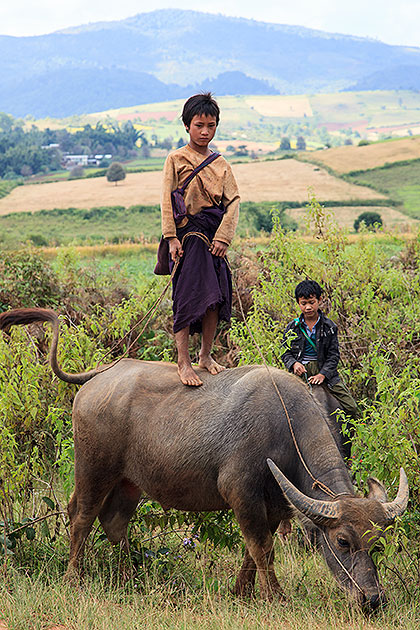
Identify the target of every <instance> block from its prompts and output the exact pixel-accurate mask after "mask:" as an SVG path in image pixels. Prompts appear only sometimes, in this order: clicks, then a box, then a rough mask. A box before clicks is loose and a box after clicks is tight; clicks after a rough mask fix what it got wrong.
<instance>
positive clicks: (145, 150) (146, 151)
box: [140, 144, 150, 160]
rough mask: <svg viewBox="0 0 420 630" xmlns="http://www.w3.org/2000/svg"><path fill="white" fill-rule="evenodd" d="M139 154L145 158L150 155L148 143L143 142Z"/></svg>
mask: <svg viewBox="0 0 420 630" xmlns="http://www.w3.org/2000/svg"><path fill="white" fill-rule="evenodd" d="M140 155H141V157H142V158H145V159H146V160H147V159H148V158H149V157H150V147H149V145H148V144H143V146H142V148H141V149H140Z"/></svg>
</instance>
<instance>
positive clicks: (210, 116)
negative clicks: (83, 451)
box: [161, 93, 239, 386]
mask: <svg viewBox="0 0 420 630" xmlns="http://www.w3.org/2000/svg"><path fill="white" fill-rule="evenodd" d="M219 115H220V110H219V107H218V105H217V103H216V101H215V100H214V99H213V98H212V96H211V94H210V93H208V94H196V95H195V96H192V97H191V98H189V99H188V100H187V102H186V103H185V105H184V108H183V112H182V121H183V123H184V125H185V129H186V131H187V133H188V134H189V137H190V140H189V142H188V144H187V145H186V146H185V147H182V148H180V149H177V150H176V151H173V152H172V153H170V154H169V156H168V157H167V159H166V162H165V167H164V172H163V193H162V204H161V210H162V234H163V236H164V237H165V239H167V240H168V241H169V253H170V257H171V260H172V264H173V263H174V262H175V261H176V260H177V259H179V260H180V262H179V265H178V268H177V270H176V273H175V276H174V279H173V294H172V297H173V312H174V324H173V330H174V333H175V341H176V346H177V351H178V373H179V377H180V379H181V381H182V383H184V385H192V386H198V385H202V381H201V379H200V377H199V376H198V374H197V373H196V372H195V371H194V369H193V367H192V364H191V358H190V355H189V351H188V340H189V335H190V334H193V333H194V332H202V344H201V350H200V355H199V364H198V365H199V367H200V368H204V369H206V370H208V371H209V372H210V373H211V374H218V373H219V372H220V371H221V370H224V369H225V368H224V367H222V366H221V365H219V364H218V363H216V361H214V359H213V358H212V356H211V348H212V344H213V339H214V335H215V333H216V327H217V324H218V322H219V320H225V321H229V320H230V314H231V306H232V283H231V276H230V272H229V268H228V266H227V264H226V261H225V260H224V257H225V255H226V251H227V249H228V246H229V245H230V243H231V241H232V238H233V235H234V233H235V229H236V225H237V223H238V214H239V193H238V187H237V184H236V181H235V178H234V176H233V173H232V169H231V168H230V166H229V164H228V163H227V162H226V160H225V159H224V158H223V157H221V156H217V159H214V160H213V161H212V162H211V163H209V164H206V166H205V167H204V168H203V169H202V170H200V172H198V173H197V174H195V176H194V177H193V179H192V180H191V181H190V182H189V183H188V185H187V187H186V189H185V192H184V195H183V198H184V203H185V209H186V215H185V216H184V217H182V218H181V219H180V217H179V216H177V214H176V213H175V217H174V211H173V207H172V201H171V192H172V191H174V190H176V189H178V188H180V187H182V185H183V184H184V183H185V182H186V180H187V178H188V176H189V175H191V174H192V173H193V172H194V169H196V168H197V167H198V166H199V165H200V164H202V163H203V162H204V160H206V158H208V157H209V156H211V154H212V152H211V151H210V149H209V144H210V142H211V141H212V140H213V137H214V135H215V133H216V128H217V125H218V123H219ZM197 232H198V233H199V234H202V235H203V238H200V236H197V235H196V234H197ZM191 233H195V234H191Z"/></svg>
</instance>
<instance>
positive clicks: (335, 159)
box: [311, 137, 420, 173]
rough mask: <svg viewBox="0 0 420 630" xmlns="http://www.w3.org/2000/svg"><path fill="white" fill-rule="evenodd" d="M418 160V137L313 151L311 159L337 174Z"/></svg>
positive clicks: (419, 145)
mask: <svg viewBox="0 0 420 630" xmlns="http://www.w3.org/2000/svg"><path fill="white" fill-rule="evenodd" d="M417 158H420V137H416V138H404V139H402V140H393V141H392V142H379V143H377V144H368V145H366V146H363V147H356V146H343V147H335V148H333V149H325V150H322V151H314V152H313V153H312V154H311V159H314V160H317V161H318V162H322V164H325V166H329V167H330V168H332V169H334V171H337V172H338V173H348V172H349V171H364V170H366V169H369V168H376V167H377V166H383V165H384V164H386V163H387V162H389V163H392V162H400V161H402V160H415V159H417Z"/></svg>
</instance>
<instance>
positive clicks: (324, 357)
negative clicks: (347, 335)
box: [282, 311, 340, 385]
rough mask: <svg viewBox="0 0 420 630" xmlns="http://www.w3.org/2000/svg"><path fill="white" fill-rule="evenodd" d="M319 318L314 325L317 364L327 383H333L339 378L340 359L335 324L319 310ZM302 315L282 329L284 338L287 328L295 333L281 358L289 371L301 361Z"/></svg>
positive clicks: (302, 341) (302, 339)
mask: <svg viewBox="0 0 420 630" xmlns="http://www.w3.org/2000/svg"><path fill="white" fill-rule="evenodd" d="M319 314H320V320H319V322H318V324H317V326H316V340H315V345H316V349H317V353H318V359H317V361H318V366H319V371H320V373H321V374H324V376H325V379H326V381H327V383H328V384H330V385H335V384H336V383H338V381H339V380H340V377H339V375H338V371H337V366H338V362H339V360H340V351H339V349H338V337H337V326H336V325H335V324H334V322H332V321H331V320H330V319H328V317H325V315H324V314H323V313H322V311H319ZM303 322H304V319H303V315H301V316H300V317H299V318H298V319H297V320H296V319H294V320H293V321H291V322H289V324H287V327H286V330H285V331H284V338H283V339H286V335H287V333H288V331H289V330H293V332H294V333H296V335H297V336H296V337H295V338H294V339H293V340H292V341H291V342H290V348H289V349H288V350H286V352H285V353H284V354H283V355H282V360H283V363H284V365H285V366H286V369H287V370H289V371H290V372H291V371H292V370H293V364H294V363H296V361H301V359H302V357H303V351H304V348H305V336H304V334H303V332H302V330H301V328H300V327H299V324H300V326H302V327H303Z"/></svg>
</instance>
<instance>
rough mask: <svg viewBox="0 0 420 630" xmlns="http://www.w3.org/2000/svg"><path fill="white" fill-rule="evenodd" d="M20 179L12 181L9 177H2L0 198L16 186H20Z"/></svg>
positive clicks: (0, 180)
mask: <svg viewBox="0 0 420 630" xmlns="http://www.w3.org/2000/svg"><path fill="white" fill-rule="evenodd" d="M20 185H21V182H20V181H12V180H8V179H0V199H2V198H3V197H6V195H8V194H9V193H10V192H12V190H13V189H14V188H16V186H20Z"/></svg>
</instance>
